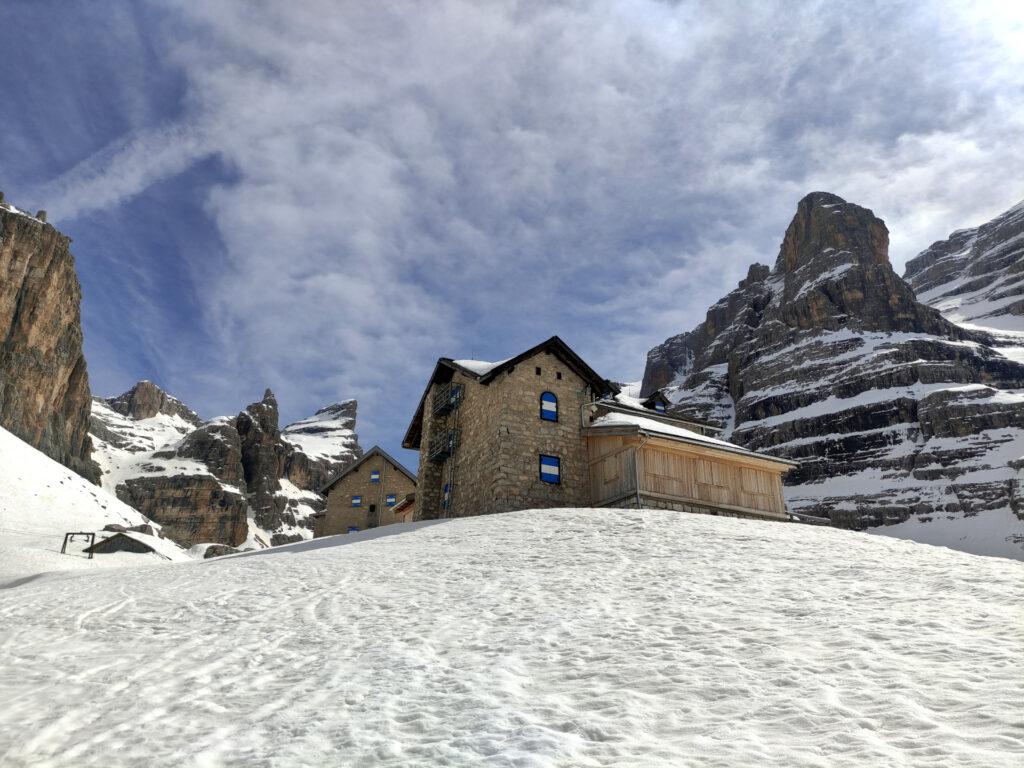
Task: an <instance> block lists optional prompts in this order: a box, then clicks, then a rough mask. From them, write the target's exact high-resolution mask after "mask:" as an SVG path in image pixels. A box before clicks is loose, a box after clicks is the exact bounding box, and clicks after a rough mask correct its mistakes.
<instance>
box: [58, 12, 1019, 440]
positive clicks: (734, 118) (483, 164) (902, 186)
mask: <svg viewBox="0 0 1024 768" xmlns="http://www.w3.org/2000/svg"><path fill="white" fill-rule="evenodd" d="M165 7H166V11H167V13H168V16H169V17H170V18H171V19H174V20H176V22H177V26H170V25H169V27H168V28H169V29H171V30H173V31H172V33H171V35H172V36H171V37H170V38H169V39H168V41H167V55H168V56H169V57H170V60H171V61H173V62H174V63H175V65H176V66H178V67H180V68H181V69H182V71H183V72H184V74H185V77H186V79H187V85H188V91H187V98H186V100H185V104H186V108H185V112H184V114H181V115H178V116H176V117H175V118H174V119H173V121H171V122H169V123H168V125H167V126H166V127H164V128H163V129H160V130H156V131H153V130H148V131H141V132H139V133H138V134H134V135H129V136H126V137H125V138H124V139H123V140H122V141H120V142H118V143H117V144H116V145H114V146H111V147H109V148H107V149H106V150H104V151H103V152H102V153H100V154H99V155H97V156H95V157H93V158H91V159H90V160H88V161H86V162H85V163H83V164H81V165H80V166H79V167H76V168H75V169H72V170H71V171H69V172H68V173H67V174H65V175H64V176H62V177H61V178H59V179H57V180H55V181H54V182H53V184H52V185H51V187H50V189H51V191H52V192H53V194H51V195H49V198H52V199H54V200H55V201H56V202H55V203H53V204H51V208H53V209H54V210H55V211H57V212H58V213H61V214H63V215H64V216H71V215H75V214H84V213H86V212H88V211H89V210H90V209H93V208H97V207H108V206H112V205H115V204H117V203H118V202H119V201H120V200H123V199H126V198H128V197H131V196H134V195H138V194H140V193H142V192H144V190H145V189H146V188H147V186H148V185H149V184H152V183H154V182H155V181H158V180H159V179H161V178H165V177H167V176H168V175H171V174H175V173H178V172H180V171H181V170H182V169H183V168H184V167H187V166H188V165H189V164H191V163H194V162H195V161H196V160H198V159H200V158H202V157H207V156H211V155H215V156H217V157H219V158H220V159H221V160H222V161H223V162H224V163H226V164H227V165H228V166H229V167H230V168H231V169H232V172H233V180H232V181H231V182H230V183H228V184H224V185H221V186H218V187H217V188H215V189H211V190H210V191H209V195H208V199H207V201H206V210H207V211H208V212H209V214H210V216H211V217H213V219H214V220H215V221H216V223H217V226H218V229H219V232H220V234H221V237H222V238H223V241H224V244H225V247H226V259H225V260H224V261H223V263H220V262H218V263H216V264H199V263H198V261H199V260H197V264H196V266H195V272H196V284H197V290H198V292H199V297H200V301H201V303H202V305H203V307H204V313H205V314H204V317H203V318H202V322H203V323H204V324H206V326H207V327H208V328H210V329H212V333H213V334H214V339H215V344H217V345H219V348H220V349H221V350H222V357H221V364H222V365H224V366H226V367H227V368H228V369H229V370H237V371H246V374H245V375H246V376H248V377H250V378H252V379H256V380H260V379H262V380H265V381H268V382H271V383H273V384H275V385H276V386H277V388H278V389H284V390H286V391H285V392H284V397H282V400H283V401H288V400H289V399H291V400H292V401H293V402H294V401H297V400H299V399H300V398H305V399H306V400H307V401H308V400H310V399H317V398H319V399H328V398H330V397H336V396H344V395H348V394H356V395H358V396H360V397H361V398H362V399H363V400H364V413H366V414H367V416H368V419H369V421H370V427H371V428H378V429H387V430H391V431H392V433H393V432H394V430H395V428H396V426H395V425H396V424H397V423H398V422H399V421H400V419H401V417H402V416H404V415H405V411H408V410H410V407H404V408H403V409H399V410H400V411H401V414H399V415H395V409H394V408H391V407H390V406H389V405H388V404H389V403H392V402H402V403H403V406H407V405H408V401H409V399H410V393H412V394H413V395H415V394H417V393H416V392H415V390H417V389H418V387H419V386H420V385H421V381H420V380H421V379H422V377H423V376H425V375H426V372H427V371H428V369H429V364H430V362H431V360H432V358H434V357H435V356H437V355H438V354H453V355H460V354H463V353H466V352H469V351H472V352H474V353H475V354H478V355H481V356H487V355H493V356H495V357H501V356H504V355H506V354H510V353H513V352H515V351H517V350H516V349H515V348H514V346H515V345H517V344H519V343H520V342H523V343H524V344H525V343H529V342H533V341H537V340H539V339H540V338H542V337H544V336H545V335H547V334H549V333H556V332H557V333H562V334H565V335H566V336H567V337H569V338H570V339H571V340H572V341H577V342H578V343H579V345H580V347H581V349H580V351H581V352H582V353H583V354H584V355H585V356H587V357H589V358H591V359H592V361H593V362H594V363H595V364H596V365H598V366H599V367H600V368H601V369H602V370H603V371H606V372H607V375H609V376H622V377H634V378H636V377H639V373H640V366H641V365H642V361H643V355H644V353H645V351H646V349H647V348H648V347H649V346H652V345H653V344H655V343H658V342H660V341H661V340H662V339H663V338H664V337H666V336H667V335H670V334H672V333H677V332H680V331H682V330H685V329H687V328H689V327H690V326H692V325H693V324H694V323H695V322H697V321H698V320H699V319H700V318H701V317H702V316H703V313H704V310H705V309H706V307H707V306H708V305H709V304H711V303H713V302H714V301H715V300H716V299H717V298H718V297H719V296H720V295H721V293H722V292H724V291H725V290H727V289H729V288H731V287H732V286H733V285H734V283H735V282H736V280H738V279H739V278H740V277H742V276H743V275H744V274H745V273H746V268H747V266H748V264H749V263H750V262H752V261H754V260H757V261H761V262H765V263H773V262H774V259H775V255H776V250H777V246H778V242H779V241H780V240H781V237H782V233H783V230H784V228H785V226H786V224H787V223H788V220H789V217H790V216H791V215H792V212H793V210H794V208H795V205H796V202H797V200H798V199H799V198H800V197H802V196H803V194H805V193H806V192H809V191H812V190H813V189H826V190H829V191H835V192H836V193H838V194H841V195H844V196H845V197H847V199H850V200H852V201H854V202H858V203H861V204H863V205H866V206H868V207H871V208H873V209H874V210H875V212H876V213H877V214H878V215H880V216H882V217H883V218H885V219H886V221H887V223H888V225H889V227H890V230H891V231H892V235H893V236H892V244H893V256H894V261H896V262H897V263H898V264H899V263H902V261H904V260H905V259H906V258H908V257H909V256H911V255H913V253H914V252H916V251H917V250H919V249H920V248H923V247H924V246H926V245H928V244H929V243H930V242H931V240H934V239H936V238H937V237H941V236H944V235H945V234H946V233H947V231H948V230H950V229H952V228H956V227H959V226H965V225H968V224H971V223H974V222H976V221H978V220H979V219H981V218H985V217H987V216H991V215H992V214H995V213H997V212H998V211H999V210H1001V209H1002V208H1005V207H1008V206H1009V205H1011V204H1013V203H1015V202H1016V201H1017V200H1018V199H1019V198H1020V197H1022V196H1024V188H1022V187H1021V185H1020V182H1019V169H1020V167H1021V160H1022V159H1024V157H1022V156H1021V152H1022V151H1021V149H1020V142H1019V141H1017V140H1016V139H1015V138H1014V137H1015V136H1019V135H1020V128H1021V127H1022V126H1021V124H1020V123H1021V113H1020V109H1019V107H1018V106H1017V105H1018V103H1019V96H1020V93H1021V88H1022V86H1024V67H1019V66H1016V65H1017V64H1019V63H1021V59H1020V56H1019V53H1015V52H1013V51H1015V50H1016V51H1018V52H1019V50H1020V49H1022V48H1024V46H1022V45H1020V44H1021V42H1022V35H1021V24H1020V17H1019V16H1018V14H1017V12H1016V10H1015V9H1016V8H1018V7H1019V6H1017V5H1016V4H1008V5H1002V6H991V7H987V8H985V9H982V11H979V10H978V7H977V6H976V5H975V4H969V5H950V4H945V3H944V4H942V7H941V10H942V13H941V14H939V13H937V11H938V10H939V7H938V6H933V5H930V4H919V5H916V6H913V7H911V6H902V7H899V8H891V7H888V6H885V5H877V6H876V5H873V4H863V3H857V4H853V5H850V4H835V3H812V4H805V5H799V6H798V5H796V4H790V3H779V4H768V3H762V4H745V5H743V6H739V5H732V4H719V3H716V4H704V5H694V4H678V5H675V4H667V3H655V2H643V1H641V0H637V1H636V2H614V3H612V2H610V3H606V4H596V5H594V4H590V3H582V2H581V3H576V2H564V3H548V2H536V3H534V2H519V3H514V2H510V3H497V2H494V3H476V2H459V1H457V0H444V1H442V2H437V3H426V4H408V5H390V4H387V5H386V4H377V3H368V4H363V3H345V4H338V3H333V2H322V3H317V2H304V3H297V4H280V3H269V4H253V3H248V2H227V1H225V2H218V3H185V2H175V3H166V4H165ZM1014 46H1019V47H1018V48H1016V49H1015V48H1014ZM486 340H493V341H494V343H495V344H497V343H498V340H502V341H503V342H504V343H503V344H502V345H501V346H500V348H499V347H497V346H495V348H493V349H481V345H483V344H485V343H486ZM178 364H179V365H181V366H188V365H189V361H188V360H181V361H179V363H178ZM206 375H210V373H209V372H208V373H207V374H206ZM227 381H230V377H225V379H224V381H221V382H219V383H211V384H210V386H227V384H226V382H227ZM279 394H280V393H279ZM364 428H365V427H364ZM371 439H372V438H371Z"/></svg>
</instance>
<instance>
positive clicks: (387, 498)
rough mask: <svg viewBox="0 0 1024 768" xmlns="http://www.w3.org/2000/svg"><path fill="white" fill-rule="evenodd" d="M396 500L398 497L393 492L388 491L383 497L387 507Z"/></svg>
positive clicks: (392, 504)
mask: <svg viewBox="0 0 1024 768" xmlns="http://www.w3.org/2000/svg"><path fill="white" fill-rule="evenodd" d="M397 501H398V499H397V498H396V497H395V494H393V493H389V494H388V495H387V496H385V497H384V503H385V504H387V505H388V506H389V507H393V506H395V503H396V502H397Z"/></svg>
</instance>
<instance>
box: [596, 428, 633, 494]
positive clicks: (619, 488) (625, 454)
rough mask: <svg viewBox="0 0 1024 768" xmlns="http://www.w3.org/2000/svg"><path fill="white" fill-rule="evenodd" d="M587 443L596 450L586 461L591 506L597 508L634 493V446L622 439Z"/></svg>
mask: <svg viewBox="0 0 1024 768" xmlns="http://www.w3.org/2000/svg"><path fill="white" fill-rule="evenodd" d="M632 442H633V443H635V442H636V441H635V440H633V441H632ZM589 443H590V448H591V449H592V450H596V451H597V454H596V455H595V454H593V453H592V454H591V456H592V457H594V458H592V459H591V460H590V498H591V503H592V504H594V505H595V506H601V505H602V504H608V503H611V502H613V501H617V500H618V499H621V498H623V497H624V496H628V495H629V494H631V493H632V494H635V493H636V462H635V459H634V457H635V456H636V448H635V446H634V445H631V444H627V439H626V438H622V437H607V438H590V440H589Z"/></svg>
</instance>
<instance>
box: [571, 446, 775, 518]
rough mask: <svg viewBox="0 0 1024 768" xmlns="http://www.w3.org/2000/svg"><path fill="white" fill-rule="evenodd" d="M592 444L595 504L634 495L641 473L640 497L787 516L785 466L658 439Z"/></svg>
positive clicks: (591, 472) (607, 502) (592, 475)
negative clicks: (635, 459)
mask: <svg viewBox="0 0 1024 768" xmlns="http://www.w3.org/2000/svg"><path fill="white" fill-rule="evenodd" d="M589 441H590V455H591V456H592V457H593V458H592V460H591V462H590V478H591V493H592V498H593V503H594V504H596V505H601V504H609V503H613V502H614V501H616V500H618V499H620V498H624V497H626V496H628V495H629V494H630V493H631V492H632V493H636V491H637V487H636V482H635V479H636V477H637V474H639V481H640V482H639V485H640V489H639V490H640V493H641V494H650V495H652V496H658V497H662V498H669V499H680V500H685V501H694V502H698V503H702V504H707V505H709V506H717V507H721V508H723V509H731V510H750V511H751V512H754V513H757V514H761V515H768V516H772V517H778V518H780V519H782V518H784V517H785V512H786V506H785V500H784V498H783V495H782V473H783V472H784V471H785V469H786V468H785V467H784V466H782V465H779V464H773V463H771V462H767V461H761V460H758V459H757V458H755V457H751V458H747V457H743V456H738V455H734V454H728V453H725V452H723V451H717V450H715V449H713V448H707V449H705V448H702V447H699V446H690V445H685V444H680V443H676V442H673V441H669V440H661V439H657V438H651V439H648V440H646V441H644V442H641V441H640V439H639V438H636V437H623V436H614V435H609V436H594V435H591V436H590V438H589ZM637 452H639V453H637ZM634 456H638V459H637V461H636V463H635V464H634Z"/></svg>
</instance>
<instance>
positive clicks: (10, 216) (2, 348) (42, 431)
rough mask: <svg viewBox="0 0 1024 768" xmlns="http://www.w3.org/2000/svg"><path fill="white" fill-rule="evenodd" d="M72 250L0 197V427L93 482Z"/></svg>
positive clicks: (78, 289)
mask: <svg viewBox="0 0 1024 768" xmlns="http://www.w3.org/2000/svg"><path fill="white" fill-rule="evenodd" d="M70 243H71V240H70V239H69V238H67V237H65V236H64V235H62V234H61V233H60V232H58V231H57V230H56V229H54V227H53V226H51V225H50V224H47V223H46V222H45V220H40V219H39V218H36V217H33V216H29V215H28V214H26V213H24V212H21V211H19V210H17V209H16V208H14V207H13V206H10V205H7V204H5V203H3V202H2V195H0V275H2V276H3V278H2V280H0V426H2V427H4V428H5V429H7V430H8V431H9V432H12V433H13V434H15V435H17V436H18V437H20V438H21V439H22V440H24V441H25V442H27V443H28V444H29V445H31V446H32V447H34V448H37V449H39V450H40V451H42V452H43V453H44V454H46V455H47V456H49V457H50V458H52V459H54V460H56V461H58V462H60V463H61V464H63V465H64V466H66V467H68V468H69V469H71V470H73V471H75V472H77V473H78V474H80V475H82V476H83V477H85V478H87V479H88V480H90V481H92V482H94V483H95V482H97V481H98V479H99V468H98V467H97V466H96V464H95V463H94V462H93V461H92V460H91V458H90V456H91V450H92V443H91V440H90V438H89V408H90V397H89V375H88V372H87V370H86V364H85V357H84V356H83V355H82V326H81V320H80V305H81V287H80V285H79V283H78V277H77V276H76V274H75V261H74V257H72V255H71V252H70V250H69V245H70Z"/></svg>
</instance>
